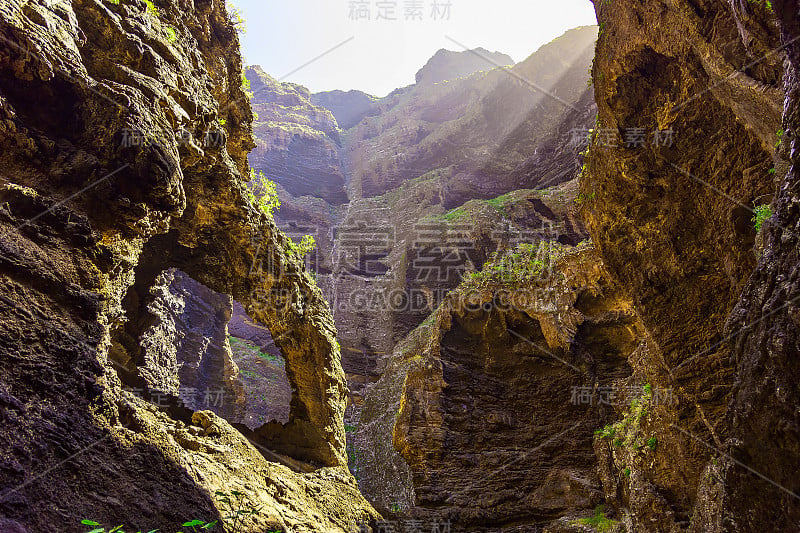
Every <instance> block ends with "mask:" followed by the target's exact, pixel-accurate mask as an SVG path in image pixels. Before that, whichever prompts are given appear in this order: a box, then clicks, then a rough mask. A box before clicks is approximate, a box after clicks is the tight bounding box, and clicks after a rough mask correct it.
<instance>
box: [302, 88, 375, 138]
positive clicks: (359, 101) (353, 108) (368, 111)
mask: <svg viewBox="0 0 800 533" xmlns="http://www.w3.org/2000/svg"><path fill="white" fill-rule="evenodd" d="M377 100H378V98H376V97H374V96H371V95H369V94H367V93H363V92H361V91H347V92H344V91H328V92H323V93H315V94H312V95H311V102H312V103H313V104H314V105H318V106H320V107H324V108H325V109H328V110H329V111H330V112H331V113H333V116H334V118H336V123H337V124H338V125H339V127H340V128H341V129H343V130H349V129H350V128H352V127H353V126H355V125H356V124H358V123H359V122H361V120H362V119H363V118H364V117H368V116H374V115H375V114H377V113H379V112H380V111H379V108H378V107H377V105H376V102H377Z"/></svg>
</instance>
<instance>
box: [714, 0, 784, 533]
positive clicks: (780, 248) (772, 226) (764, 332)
mask: <svg viewBox="0 0 800 533" xmlns="http://www.w3.org/2000/svg"><path fill="white" fill-rule="evenodd" d="M746 7H747V9H746V10H744V11H743V14H744V15H745V16H746V15H748V14H750V15H751V16H752V15H753V13H752V12H753V11H754V8H753V7H752V6H746ZM772 8H773V10H774V12H775V14H776V15H777V19H778V24H779V27H780V30H781V46H783V47H784V49H785V50H786V63H785V66H786V73H785V75H784V90H785V101H784V115H783V126H782V129H783V130H785V135H784V136H783V139H782V140H781V144H780V150H779V156H781V157H786V158H787V159H788V160H789V162H790V164H791V169H790V170H789V172H788V173H787V174H786V175H785V176H784V177H783V178H782V179H781V180H780V182H779V183H778V190H777V194H776V199H775V201H774V202H773V204H772V206H773V210H774V213H775V215H774V216H773V217H772V218H770V219H769V221H767V222H766V223H765V224H764V226H763V229H762V232H763V234H764V235H763V237H764V241H765V244H764V247H763V254H762V255H761V256H760V257H759V261H758V267H757V268H756V270H755V271H754V272H753V275H752V276H751V277H750V279H749V280H748V283H747V285H746V286H745V289H744V291H743V292H742V297H741V300H740V301H739V303H738V304H737V306H736V308H735V310H734V312H733V313H732V314H731V317H730V319H729V322H728V325H727V328H726V334H727V337H728V338H729V341H728V342H729V343H730V345H731V349H732V351H733V353H734V362H735V365H736V366H735V368H736V377H737V378H736V381H735V384H734V389H733V394H732V400H731V403H730V405H729V413H728V422H729V424H730V433H729V439H728V441H727V442H726V445H727V447H726V451H727V452H728V453H729V454H730V459H727V460H724V461H720V464H719V465H718V468H713V467H714V466H717V465H711V467H710V471H711V472H712V475H714V474H716V475H719V476H720V478H721V481H720V480H718V479H719V478H715V479H714V480H713V481H712V482H711V483H708V485H710V488H709V489H708V490H709V492H712V493H713V492H717V494H718V497H717V498H716V499H715V500H712V501H714V502H715V503H717V504H718V507H716V508H709V509H707V510H706V512H705V513H703V514H702V515H701V517H702V518H703V520H704V521H705V522H706V523H714V521H721V523H722V527H721V528H720V529H724V530H725V531H736V532H740V531H758V530H762V531H767V530H775V531H777V530H784V531H793V530H796V529H798V528H800V480H798V478H797V475H796V474H797V472H798V471H800V415H799V414H798V409H797V405H798V398H800V389H799V388H798V387H799V384H800V365H799V362H798V354H799V353H800V338H798V326H800V309H798V300H800V286H798V280H797V275H798V255H797V252H798V244H799V243H798V238H799V234H798V231H800V211H798V207H797V206H798V198H799V197H800V196H799V195H800V190H798V174H800V166H798V165H800V151H798V150H799V149H800V145H798V142H800V140H799V139H798V131H800V46H798V39H800V9H799V8H798V5H797V3H796V2H786V1H778V2H773V3H772ZM757 14H758V11H757V10H756V12H755V15H757ZM742 465H747V466H748V467H749V468H750V469H752V470H747V469H743V468H742ZM756 472H757V473H758V474H756ZM720 518H721V520H720ZM717 523H719V522H717Z"/></svg>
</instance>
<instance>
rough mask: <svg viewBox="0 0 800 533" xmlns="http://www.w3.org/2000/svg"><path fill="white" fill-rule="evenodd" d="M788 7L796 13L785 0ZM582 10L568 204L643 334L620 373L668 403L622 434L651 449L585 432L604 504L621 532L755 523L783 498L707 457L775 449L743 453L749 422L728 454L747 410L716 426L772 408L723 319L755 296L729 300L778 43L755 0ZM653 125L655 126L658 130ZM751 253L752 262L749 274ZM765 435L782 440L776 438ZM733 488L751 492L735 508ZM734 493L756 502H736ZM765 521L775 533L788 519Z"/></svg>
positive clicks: (772, 100) (770, 185)
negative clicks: (591, 34) (584, 106)
mask: <svg viewBox="0 0 800 533" xmlns="http://www.w3.org/2000/svg"><path fill="white" fill-rule="evenodd" d="M773 7H776V6H774V3H773ZM786 9H789V8H788V7H787V8H786ZM791 9H793V13H794V14H796V11H797V10H796V6H794V7H793V8H791ZM596 10H597V13H598V19H599V21H600V23H601V25H602V28H603V31H602V32H601V35H600V38H599V40H598V44H597V53H596V56H595V64H594V68H593V78H594V87H595V98H596V100H597V105H598V110H599V114H598V126H597V131H598V134H597V135H596V136H595V138H594V140H593V145H592V147H591V149H590V154H589V157H588V160H587V166H586V168H585V170H584V172H583V174H582V176H581V192H582V193H583V194H584V195H585V196H586V197H587V198H591V200H590V201H588V202H586V203H585V204H584V209H583V214H584V216H585V218H586V219H587V222H588V225H589V228H590V231H591V233H592V238H593V240H594V242H595V243H596V244H597V247H598V250H599V253H600V255H601V256H602V257H603V260H604V262H605V263H606V265H607V267H608V270H609V272H610V274H611V276H612V277H613V278H614V280H615V281H616V282H618V283H619V285H620V286H621V287H622V289H623V290H624V291H625V292H626V293H627V294H629V295H630V296H631V297H632V298H633V301H634V303H635V305H636V309H637V311H638V312H639V314H640V316H641V318H642V322H643V323H644V325H645V327H646V328H647V331H648V333H649V335H650V340H651V342H649V343H648V346H649V349H648V351H647V352H644V353H642V354H637V355H638V357H636V358H632V360H631V365H632V366H633V368H634V376H635V377H637V378H639V379H641V380H642V381H645V382H647V383H650V384H652V386H653V387H659V388H667V389H670V390H672V391H674V392H675V400H676V402H677V403H676V405H671V406H666V405H654V406H652V408H651V409H650V410H649V411H648V414H647V416H646V417H644V418H643V420H644V423H643V424H642V425H641V427H638V428H637V430H636V433H637V438H639V437H641V438H645V439H648V438H657V440H658V447H657V451H656V454H655V456H650V455H648V454H645V453H641V451H640V450H636V449H632V448H631V447H621V448H620V449H613V448H612V445H611V440H610V439H609V440H606V441H605V443H602V442H601V443H599V449H598V453H599V455H600V458H601V462H603V463H604V464H606V465H607V466H608V467H609V468H608V469H607V476H606V481H607V497H608V498H609V500H612V501H615V502H618V503H619V505H620V506H621V508H622V509H623V510H624V513H625V515H626V516H625V521H626V524H627V527H628V529H629V530H634V531H681V530H686V529H691V530H693V531H752V530H758V529H761V528H767V529H769V528H772V527H779V526H778V525H777V524H778V522H775V523H774V524H773V525H770V526H767V525H766V521H768V520H773V519H776V518H777V517H780V519H781V520H783V519H784V518H785V517H786V516H788V515H791V514H792V513H793V512H794V511H792V512H791V513H790V512H788V511H782V512H777V514H776V512H772V511H775V510H776V509H778V508H779V507H781V506H782V505H783V504H779V503H777V501H775V500H773V501H772V502H771V503H766V498H767V496H766V495H764V494H763V493H762V494H761V496H756V493H758V492H759V491H765V492H766V491H771V490H772V489H771V488H770V487H769V484H766V483H762V482H761V481H757V480H756V478H754V477H752V476H751V475H750V474H747V473H746V472H747V471H746V470H744V471H740V470H741V465H739V466H736V467H734V466H732V465H730V464H727V463H726V462H725V461H724V456H720V453H733V456H734V457H737V458H738V459H737V460H741V463H742V464H747V465H748V466H752V467H755V469H756V470H760V469H761V468H762V466H763V467H764V468H766V464H767V463H770V462H772V461H773V460H774V459H775V458H776V457H777V456H778V455H781V454H779V453H778V452H777V447H778V446H779V445H776V449H775V452H774V453H770V452H769V450H768V449H765V448H763V447H761V448H760V449H758V451H756V448H757V447H759V446H760V445H757V444H756V442H757V441H761V439H763V438H764V435H763V434H761V435H758V436H756V433H757V432H755V431H754V433H750V437H749V438H750V439H751V441H750V442H751V445H750V447H749V452H744V450H745V449H748V447H747V446H744V448H743V449H742V453H741V454H740V453H739V452H738V451H736V450H737V446H736V444H735V443H737V442H741V441H740V440H739V439H741V438H742V437H744V435H745V434H746V433H747V431H753V430H755V429H756V426H758V425H759V424H760V423H761V422H756V423H755V424H756V426H750V425H749V423H748V424H741V425H738V424H737V423H734V425H733V426H731V425H730V423H729V422H728V417H729V416H734V419H738V420H743V419H741V418H739V416H740V414H741V413H743V412H751V413H752V414H755V412H756V411H759V409H760V408H755V407H754V408H753V409H754V410H752V411H751V408H743V407H742V406H743V405H745V404H747V405H751V406H754V405H760V406H762V407H763V408H764V411H763V412H766V411H767V410H770V409H771V407H770V408H767V407H766V406H767V405H771V406H772V407H776V405H773V404H771V403H769V402H768V401H766V400H763V396H760V395H761V394H763V395H768V394H770V393H769V392H767V390H775V389H770V388H769V387H766V388H765V389H764V390H763V391H762V392H759V393H758V394H756V393H755V392H754V387H755V383H756V382H759V383H761V385H759V387H762V386H764V385H765V382H763V381H760V379H761V378H756V377H755V375H754V374H753V373H750V372H752V371H753V367H750V368H749V370H748V366H749V363H747V362H746V361H750V362H753V361H755V360H756V359H757V357H756V356H755V355H753V352H752V351H751V350H755V348H754V346H752V345H749V346H746V345H747V343H748V342H750V341H742V340H741V339H737V338H736V337H737V335H735V334H734V333H735V331H736V330H735V329H733V330H732V329H730V328H726V321H727V320H728V317H729V316H730V313H731V312H732V311H733V310H734V309H739V312H737V315H736V316H737V317H743V316H746V315H748V316H751V317H755V316H756V315H758V314H759V313H760V312H761V303H764V302H767V301H768V297H767V296H764V298H767V299H762V296H759V297H758V298H755V299H754V294H755V292H754V290H755V286H757V282H756V283H754V284H753V285H752V286H751V287H752V288H751V289H747V290H746V291H745V297H744V298H745V299H744V300H741V296H740V295H741V294H742V291H743V289H744V288H745V286H746V283H747V280H748V278H749V277H750V275H751V273H753V271H754V268H755V266H756V262H755V254H754V253H753V251H754V244H756V241H755V238H756V232H755V230H754V228H753V223H752V221H751V217H752V209H753V208H754V207H755V206H756V205H759V204H768V203H769V202H770V201H771V199H772V195H773V193H774V190H775V182H774V177H773V175H772V174H774V176H777V177H780V176H782V175H783V174H784V173H785V171H786V165H785V164H782V163H781V162H780V160H779V158H774V156H775V154H774V151H775V150H774V147H775V144H776V141H777V140H778V139H777V136H776V132H777V131H778V130H779V129H780V128H781V125H780V112H781V91H780V80H781V75H782V69H781V61H782V58H781V53H776V52H774V50H776V49H778V48H779V47H780V43H779V40H778V32H777V31H776V27H775V23H774V19H773V15H772V13H771V12H770V10H769V8H768V6H767V5H766V4H764V3H756V2H738V1H736V2H734V1H731V2H725V1H710V0H703V1H669V2H657V1H656V2H646V3H641V2H614V3H613V5H611V4H609V3H607V2H598V3H596ZM634 128H641V130H640V132H644V133H645V135H646V138H645V139H644V141H643V142H641V141H639V142H637V141H636V140H635V135H636V133H635V131H634V130H633V129H634ZM603 132H604V133H603ZM603 135H605V136H610V142H609V139H608V138H605V139H601V136H603ZM631 135H634V137H631ZM664 135H668V136H670V139H668V140H667V141H666V142H664V141H665V137H664ZM654 141H656V142H654ZM610 144H617V146H609V145H610ZM771 168H776V171H771V170H770V169H771ZM765 265H766V263H763V260H762V266H760V267H759V270H761V271H763V270H764V269H765V268H766V266H765ZM771 266H774V267H777V262H773V263H771ZM764 275H765V274H763V273H759V274H758V275H757V277H758V278H760V279H765V278H763V276H764ZM756 300H758V302H759V304H756V303H755V301H756ZM746 308H747V309H749V311H745V310H744V309H746ZM756 308H757V309H756ZM785 323H786V324H788V321H787V322H785ZM759 327H761V326H759ZM764 327H769V326H764ZM730 335H734V339H733V340H734V343H737V344H736V346H735V347H734V349H733V350H732V349H731V346H732V345H731V342H730V341H731V337H730ZM748 338H749V339H755V338H756V337H753V336H749V335H748ZM760 338H762V339H763V338H765V337H760ZM785 340H788V339H784V341H785ZM782 342H783V341H782ZM785 346H788V345H785ZM762 353H765V352H762ZM736 362H738V367H737V365H735V363H736ZM745 370H748V371H747V372H745ZM745 383H749V385H744V384H745ZM734 384H737V388H736V389H735V390H734V389H732V386H733V385H734ZM748 390H749V392H747V391H748ZM734 392H735V393H736V396H735V397H734V396H733V394H734ZM734 398H737V399H736V400H735V402H734V404H731V403H730V402H731V400H732V399H734ZM760 398H761V399H760ZM729 406H731V407H733V408H734V411H733V413H731V412H730V411H729ZM778 411H779V410H777V409H776V411H773V414H772V415H771V416H768V417H767V418H766V419H765V420H768V421H766V422H765V423H766V424H771V423H775V424H779V423H778V421H777V420H778V417H780V416H785V415H786V413H785V412H784V414H783V415H779V414H778ZM759 412H762V411H759ZM629 414H630V410H627V409H626V410H624V411H622V412H621V413H620V415H621V417H625V418H627V416H629ZM755 418H758V417H754V416H751V417H748V419H749V420H753V419H755ZM758 419H759V420H761V419H760V418H758ZM779 425H780V424H779ZM759 427H760V426H759ZM734 428H736V429H734ZM745 428H748V429H745ZM779 440H780V441H781V442H783V443H784V445H788V441H787V440H786V435H784V437H783V438H781V439H779ZM731 445H733V446H731ZM789 449H791V446H790V447H789ZM715 450H720V451H719V452H717V451H715ZM791 453H792V452H789V456H791ZM653 457H655V458H653ZM788 460H789V461H791V459H788ZM773 466H774V463H773ZM731 469H732V470H736V472H737V473H736V474H734V475H737V476H738V475H742V476H746V477H747V479H749V481H748V482H743V483H742V484H741V485H740V486H741V487H744V486H745V485H747V486H748V487H749V488H748V489H742V490H743V492H739V493H738V494H739V495H740V496H741V497H742V499H739V500H737V503H734V502H733V501H732V500H731V499H729V496H728V495H726V489H725V487H724V485H725V482H722V483H721V484H719V483H716V482H715V481H713V480H715V479H724V477H725V474H723V473H722V472H723V470H725V471H730V470H731ZM767 471H769V472H772V473H773V474H774V473H775V472H776V471H775V470H767ZM625 472H627V473H628V474H627V475H620V474H621V473H625ZM778 478H779V479H786V477H781V476H780V475H778ZM734 490H739V489H734ZM747 491H749V492H747ZM746 492H747V493H748V494H749V495H750V496H752V497H753V501H752V502H751V503H749V504H744V496H743V495H744V494H745V493H746ZM770 493H771V492H770ZM762 498H764V499H762ZM740 505H741V506H740ZM748 505H752V506H753V508H755V507H758V508H759V509H760V511H758V512H751V511H747V510H746V509H748V508H749V507H748ZM787 505H788V504H787ZM789 507H790V508H794V506H792V505H790V506H789ZM723 509H728V512H729V513H730V515H725V514H724V513H723V511H722V510H723ZM734 509H735V510H734ZM767 509H772V511H770V512H767ZM784 509H785V507H784ZM739 513H741V514H739ZM784 513H786V514H784ZM745 515H750V516H760V517H761V518H752V519H750V518H747V519H745V518H744V516H745ZM730 516H736V518H735V519H733V521H731V520H730ZM766 516H770V519H767V518H766ZM762 518H763V521H761V519H762ZM740 521H741V522H740ZM735 523H740V524H741V525H739V526H735V525H734V524H735ZM780 523H781V524H784V525H783V526H782V527H779V529H781V528H789V529H792V527H796V525H795V526H789V523H788V522H780ZM755 524H760V525H759V526H756V525H755ZM737 527H738V529H737Z"/></svg>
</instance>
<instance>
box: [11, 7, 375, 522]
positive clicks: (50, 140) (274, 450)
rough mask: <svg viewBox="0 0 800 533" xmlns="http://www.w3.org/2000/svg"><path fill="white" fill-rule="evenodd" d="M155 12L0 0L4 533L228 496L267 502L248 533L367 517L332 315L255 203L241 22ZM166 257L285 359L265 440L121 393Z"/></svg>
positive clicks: (126, 517) (192, 509)
mask: <svg viewBox="0 0 800 533" xmlns="http://www.w3.org/2000/svg"><path fill="white" fill-rule="evenodd" d="M156 7H157V11H155V10H152V9H148V7H147V6H146V4H145V3H144V2H135V1H132V2H128V1H123V2H119V3H112V2H106V1H101V0H75V1H73V2H71V3H68V2H49V1H39V2H24V1H21V0H12V1H7V2H3V3H2V4H0V224H2V229H0V232H1V233H0V235H2V237H0V286H1V288H0V295H1V297H0V307H1V308H2V309H3V311H2V317H3V318H2V328H0V407H2V410H0V419H1V422H0V524H2V526H0V529H3V530H4V531H11V530H19V531H28V532H30V533H34V532H39V531H51V530H53V528H55V529H56V530H59V531H77V530H78V529H79V521H80V520H81V519H84V518H91V519H94V520H98V521H102V522H104V523H106V524H112V523H113V525H117V524H122V523H124V524H127V525H128V526H130V527H133V528H141V529H142V530H150V529H154V528H161V529H164V530H169V529H171V528H176V529H177V528H178V527H179V525H180V523H182V522H183V521H186V520H189V519H193V518H202V519H205V520H214V519H218V518H220V516H221V515H222V514H224V505H223V504H222V502H221V501H220V500H219V499H218V498H217V497H216V496H215V495H214V492H215V491H216V490H222V491H231V490H238V491H241V492H242V493H244V494H245V498H246V499H247V500H248V501H249V502H250V503H251V504H252V505H253V506H254V507H258V506H261V512H260V514H259V515H257V516H256V517H253V518H252V519H250V521H249V523H248V524H246V526H245V527H246V529H247V530H248V531H267V530H272V529H282V530H286V531H289V530H291V531H347V530H349V529H351V528H352V527H353V526H354V525H355V524H356V523H357V522H358V521H361V520H365V519H369V518H370V517H375V513H374V511H373V510H372V509H371V507H370V506H369V504H367V503H366V501H364V499H363V498H362V497H361V496H360V494H359V493H358V490H357V487H356V484H355V481H354V480H353V478H352V477H351V476H350V474H349V473H348V472H347V470H346V469H345V468H344V466H343V465H344V464H345V452H344V449H345V444H344V427H343V422H342V414H343V411H344V405H345V392H346V384H345V379H344V374H343V372H342V369H341V366H340V363H339V351H338V346H337V344H336V342H335V337H334V335H335V328H334V325H333V320H332V318H331V315H330V312H329V310H328V307H327V304H326V303H325V301H324V300H323V298H322V294H321V292H320V291H319V290H318V289H317V288H316V287H315V286H314V284H313V282H312V279H311V277H310V276H309V275H308V274H307V273H305V272H304V271H303V269H302V264H301V262H300V259H299V258H298V257H296V256H295V255H294V254H293V253H292V252H290V251H289V250H288V249H287V241H286V239H285V237H284V236H283V235H282V234H281V233H280V232H279V231H278V230H277V228H276V226H275V225H274V223H273V222H272V221H271V220H270V219H269V218H268V217H267V216H266V215H264V214H263V213H261V212H259V211H257V210H255V209H254V208H252V207H251V206H250V205H249V203H248V202H247V200H246V192H245V185H244V182H243V180H242V178H241V176H242V175H244V174H245V172H246V170H247V162H246V153H247V151H248V150H249V149H250V148H252V146H253V142H252V140H251V129H250V123H251V120H252V117H251V110H250V106H249V104H248V101H247V98H246V97H245V95H244V93H243V91H242V89H241V88H240V84H241V70H242V65H241V61H240V59H239V52H238V39H237V36H236V31H235V29H234V27H233V25H232V24H231V22H230V20H229V18H228V16H227V14H226V11H225V6H224V2H222V1H220V0H174V1H170V0H161V1H158V2H157V3H156ZM140 136H146V137H147V139H148V140H147V142H142V140H141V139H139V137H140ZM133 138H136V141H135V142H132V139H133ZM169 268H179V269H181V270H182V271H184V272H186V273H187V275H189V276H191V277H192V278H193V279H195V280H197V281H198V282H200V283H203V284H204V285H206V286H207V287H209V288H210V289H212V290H215V291H217V292H220V293H225V294H230V295H232V296H234V297H235V298H236V299H237V300H238V301H240V302H242V303H243V304H244V306H245V307H246V309H247V311H248V313H249V314H250V315H251V316H252V317H253V318H254V319H256V320H258V321H259V322H261V323H263V324H264V325H266V326H267V327H268V328H269V330H270V331H271V332H272V333H273V335H274V337H275V342H276V344H277V346H278V347H279V348H280V349H281V351H282V353H283V355H284V356H285V358H286V370H287V375H288V377H289V379H290V381H291V383H292V385H293V394H292V404H291V413H290V421H289V423H288V424H287V425H286V426H285V427H283V426H280V425H279V426H278V427H274V426H272V427H270V428H268V429H265V430H264V431H262V432H261V434H259V435H252V436H251V437H252V438H253V439H255V440H256V442H259V443H260V444H259V445H260V446H261V448H259V449H257V448H256V447H254V446H253V445H252V444H251V443H250V442H248V441H247V440H246V439H245V438H244V437H243V436H242V435H241V434H240V433H238V432H236V431H235V430H233V428H231V426H230V425H228V424H227V423H226V422H225V421H224V420H222V419H219V418H217V417H215V416H214V415H213V414H212V413H210V412H198V413H194V415H193V416H192V413H191V412H188V411H186V410H185V409H182V408H180V407H179V406H177V405H173V404H171V403H170V402H167V403H168V404H169V405H170V406H169V407H165V408H158V407H156V406H155V405H153V404H152V403H150V402H148V401H146V400H144V399H142V398H139V397H137V396H135V395H133V394H130V393H127V392H124V391H123V384H124V385H128V386H135V385H138V384H139V383H138V382H137V376H138V365H140V364H142V363H143V361H144V360H143V353H142V350H141V349H140V347H139V345H138V339H139V338H140V337H139V336H140V335H141V334H142V333H143V332H144V331H145V328H146V327H147V326H148V324H151V323H152V317H150V316H148V313H147V310H146V306H147V300H148V298H147V294H148V291H149V288H150V287H151V286H152V285H153V283H154V282H155V280H156V278H157V277H158V276H159V275H161V273H162V272H164V271H165V270H167V269H169ZM151 392H153V391H151ZM162 392H168V391H162ZM259 450H264V451H263V454H264V455H262V452H261V451H259ZM280 455H285V456H286V457H287V459H286V460H285V461H281V462H283V463H286V464H294V465H297V464H300V463H298V461H303V462H306V463H307V466H308V468H305V470H308V471H309V472H308V473H299V472H295V471H293V470H292V469H290V468H287V467H286V466H284V465H283V464H280V463H281V462H272V461H268V460H267V459H266V458H265V456H267V457H271V458H279V456H280Z"/></svg>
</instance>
